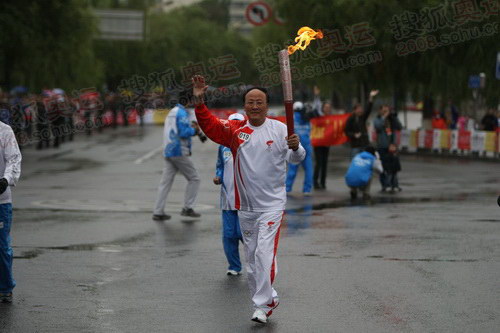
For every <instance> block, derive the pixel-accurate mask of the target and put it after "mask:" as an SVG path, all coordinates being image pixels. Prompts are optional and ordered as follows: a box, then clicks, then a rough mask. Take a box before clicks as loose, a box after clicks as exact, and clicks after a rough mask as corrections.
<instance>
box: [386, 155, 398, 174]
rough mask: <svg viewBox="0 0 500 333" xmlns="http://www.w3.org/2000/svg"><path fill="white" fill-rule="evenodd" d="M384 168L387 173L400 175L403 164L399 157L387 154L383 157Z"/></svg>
mask: <svg viewBox="0 0 500 333" xmlns="http://www.w3.org/2000/svg"><path fill="white" fill-rule="evenodd" d="M382 167H383V168H384V171H385V172H387V173H391V174H392V173H398V172H399V171H401V163H400V162H399V155H398V154H393V153H387V154H385V156H384V157H382Z"/></svg>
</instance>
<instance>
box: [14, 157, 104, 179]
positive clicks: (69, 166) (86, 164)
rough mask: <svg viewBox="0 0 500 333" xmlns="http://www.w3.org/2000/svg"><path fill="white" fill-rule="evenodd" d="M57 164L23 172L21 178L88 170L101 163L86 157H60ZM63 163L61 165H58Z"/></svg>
mask: <svg viewBox="0 0 500 333" xmlns="http://www.w3.org/2000/svg"><path fill="white" fill-rule="evenodd" d="M57 162H58V163H57V164H54V167H53V168H45V169H39V170H36V171H34V172H31V173H29V174H27V175H26V174H25V175H24V176H23V179H27V178H31V177H34V176H40V175H44V174H49V175H54V174H57V173H60V172H74V171H79V170H84V169H85V170H88V169H94V168H98V167H100V166H102V165H103V163H101V162H97V161H94V160H90V159H87V158H61V159H58V160H57ZM60 165H64V166H63V167H59V166H60Z"/></svg>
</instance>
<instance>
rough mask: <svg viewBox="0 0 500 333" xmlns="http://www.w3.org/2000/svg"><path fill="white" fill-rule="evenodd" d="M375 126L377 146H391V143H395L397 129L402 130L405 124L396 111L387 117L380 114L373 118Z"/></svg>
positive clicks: (381, 147) (380, 147) (383, 147)
mask: <svg viewBox="0 0 500 333" xmlns="http://www.w3.org/2000/svg"><path fill="white" fill-rule="evenodd" d="M373 127H375V131H376V132H377V148H378V149H386V148H389V145H390V144H391V143H394V141H395V139H396V136H395V133H394V132H395V131H400V130H401V129H402V128H403V126H402V125H401V122H400V121H399V119H398V116H397V115H396V114H395V113H391V114H390V115H389V116H388V117H387V118H385V119H384V118H383V117H381V116H380V115H379V116H377V117H376V118H375V119H374V120H373Z"/></svg>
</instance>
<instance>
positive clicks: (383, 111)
mask: <svg viewBox="0 0 500 333" xmlns="http://www.w3.org/2000/svg"><path fill="white" fill-rule="evenodd" d="M379 114H380V115H381V116H382V117H383V116H385V115H388V114H389V108H388V107H387V106H383V107H381V108H380V109H379Z"/></svg>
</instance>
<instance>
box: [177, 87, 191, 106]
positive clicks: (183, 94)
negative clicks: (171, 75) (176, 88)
mask: <svg viewBox="0 0 500 333" xmlns="http://www.w3.org/2000/svg"><path fill="white" fill-rule="evenodd" d="M192 98H193V88H192V87H187V88H184V89H183V90H181V91H180V92H179V104H182V105H188V104H189V102H190V101H191V100H192Z"/></svg>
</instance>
